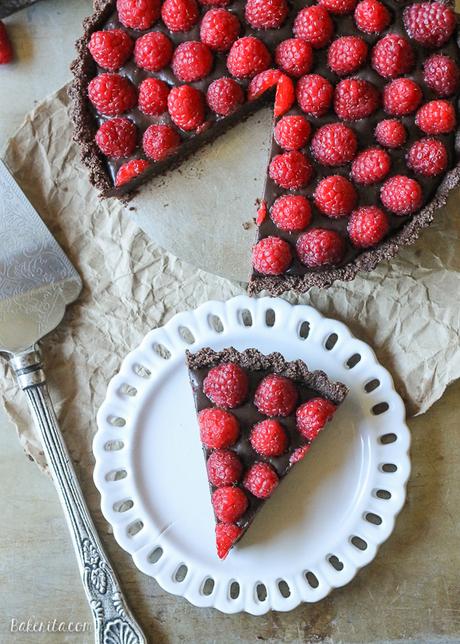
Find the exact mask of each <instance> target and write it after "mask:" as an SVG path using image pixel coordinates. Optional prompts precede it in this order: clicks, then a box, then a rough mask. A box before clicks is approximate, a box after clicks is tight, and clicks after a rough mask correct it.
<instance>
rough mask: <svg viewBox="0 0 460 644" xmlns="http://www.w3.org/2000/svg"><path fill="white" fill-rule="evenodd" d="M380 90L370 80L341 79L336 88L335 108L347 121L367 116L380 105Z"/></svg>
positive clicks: (339, 115) (340, 116)
mask: <svg viewBox="0 0 460 644" xmlns="http://www.w3.org/2000/svg"><path fill="white" fill-rule="evenodd" d="M380 100H381V99H380V92H379V90H378V89H377V88H376V87H375V85H373V84H372V83H370V82H369V81H366V80H362V79H360V78H350V79H346V80H342V81H340V83H338V84H337V86H336V88H335V93H334V110H335V113H336V114H337V116H338V117H339V118H341V119H344V120H346V121H359V120H360V119H364V118H367V117H368V116H370V115H371V114H373V113H374V112H375V110H376V109H378V107H379V106H380Z"/></svg>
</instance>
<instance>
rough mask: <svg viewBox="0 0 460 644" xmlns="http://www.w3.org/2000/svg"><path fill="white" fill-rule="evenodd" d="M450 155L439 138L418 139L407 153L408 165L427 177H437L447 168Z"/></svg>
mask: <svg viewBox="0 0 460 644" xmlns="http://www.w3.org/2000/svg"><path fill="white" fill-rule="evenodd" d="M448 162H449V157H448V155H447V150H446V148H445V146H444V144H443V143H442V142H441V141H438V140H437V139H431V138H425V139H420V141H416V142H415V143H414V144H413V146H412V147H411V149H410V150H409V153H408V155H407V165H408V166H409V168H411V169H412V170H413V171H414V172H418V174H421V175H423V176H425V177H435V176H436V175H438V174H441V173H442V172H444V171H445V170H446V169H447V165H448Z"/></svg>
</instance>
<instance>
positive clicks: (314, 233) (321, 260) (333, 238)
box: [296, 228, 346, 268]
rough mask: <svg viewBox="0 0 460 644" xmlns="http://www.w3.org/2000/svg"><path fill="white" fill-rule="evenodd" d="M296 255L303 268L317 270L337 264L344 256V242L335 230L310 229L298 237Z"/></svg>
mask: <svg viewBox="0 0 460 644" xmlns="http://www.w3.org/2000/svg"><path fill="white" fill-rule="evenodd" d="M296 248H297V255H298V256H299V259H300V261H301V262H302V264H304V265H305V266H308V267H310V268H318V267H321V266H334V265H336V264H339V263H340V262H341V261H342V259H343V256H344V254H345V249H346V245H345V240H344V239H343V237H342V236H341V235H340V233H338V232H337V231H335V230H328V229H326V228H311V229H310V230H308V231H307V232H306V233H303V234H302V235H300V237H299V239H298V240H297V244H296Z"/></svg>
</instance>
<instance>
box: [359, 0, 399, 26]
mask: <svg viewBox="0 0 460 644" xmlns="http://www.w3.org/2000/svg"><path fill="white" fill-rule="evenodd" d="M355 22H356V26H357V27H358V29H361V31H364V32H365V33H367V34H380V33H382V31H384V30H385V29H386V28H387V27H388V25H389V24H390V22H391V14H390V12H389V11H388V9H387V8H386V7H385V5H384V4H382V3H381V2H379V0H362V2H360V3H359V4H358V6H357V7H356V9H355Z"/></svg>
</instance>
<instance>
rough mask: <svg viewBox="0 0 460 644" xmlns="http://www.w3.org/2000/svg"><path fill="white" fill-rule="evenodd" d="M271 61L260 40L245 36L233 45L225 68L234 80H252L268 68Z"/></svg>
mask: <svg viewBox="0 0 460 644" xmlns="http://www.w3.org/2000/svg"><path fill="white" fill-rule="evenodd" d="M271 59H272V57H271V54H270V52H269V51H268V49H267V47H266V46H265V45H264V43H263V42H262V41H261V40H259V39H258V38H255V37H254V36H246V37H245V38H238V40H236V41H235V42H234V43H233V45H232V48H231V49H230V53H229V54H228V58H227V68H228V71H229V72H230V74H231V75H232V76H236V78H253V77H254V76H256V75H257V74H260V72H263V71H264V70H265V69H268V68H269V67H270V63H271Z"/></svg>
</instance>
